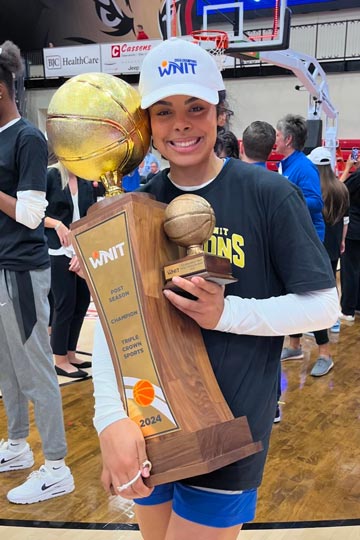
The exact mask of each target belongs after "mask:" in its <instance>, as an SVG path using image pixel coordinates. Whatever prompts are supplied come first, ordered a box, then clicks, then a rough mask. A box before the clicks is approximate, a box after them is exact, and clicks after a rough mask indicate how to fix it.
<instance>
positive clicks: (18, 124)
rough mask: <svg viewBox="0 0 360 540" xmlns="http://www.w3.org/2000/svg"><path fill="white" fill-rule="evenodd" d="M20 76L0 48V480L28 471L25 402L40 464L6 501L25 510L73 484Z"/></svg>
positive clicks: (38, 164) (41, 167)
mask: <svg viewBox="0 0 360 540" xmlns="http://www.w3.org/2000/svg"><path fill="white" fill-rule="evenodd" d="M21 72H22V59H21V56H20V51H19V49H18V47H17V46H16V45H14V43H11V42H10V41H6V42H5V43H3V44H1V45H0V230H1V235H0V253H1V255H0V343H1V348H0V388H1V391H2V396H3V400H4V404H5V408H6V412H7V417H8V440H7V441H1V443H0V473H2V472H6V471H13V470H17V469H28V468H30V467H32V466H33V464H34V456H33V452H32V450H31V448H30V446H29V443H28V442H27V441H26V439H27V437H28V435H29V401H31V402H32V403H33V404H34V410H35V421H36V426H37V428H38V430H39V434H40V437H41V442H42V449H43V452H44V455H45V464H44V465H43V466H41V467H40V469H39V471H36V472H34V473H32V474H30V476H29V477H28V479H27V480H26V481H25V482H24V483H22V484H21V485H20V486H18V487H16V488H14V489H12V490H10V491H9V493H8V495H7V497H8V499H9V501H11V502H12V503H18V504H28V503H34V502H38V501H43V500H45V499H50V498H52V497H58V496H60V495H65V494H66V493H70V492H71V491H73V489H74V479H73V477H72V474H71V472H70V469H69V467H67V466H66V465H65V461H64V457H65V455H66V451H67V447H66V440H65V431H64V422H63V417H62V404H61V396H60V391H59V385H58V381H57V377H56V374H55V370H54V364H53V357H52V352H51V347H50V343H49V336H48V331H47V327H48V321H49V303H48V293H49V288H50V261H49V255H48V253H47V245H46V241H45V235H44V224H43V217H44V213H45V208H46V206H47V202H46V199H45V192H46V167H47V159H48V158H47V145H46V141H45V138H44V136H43V134H42V133H41V132H40V131H39V130H38V129H37V128H35V126H33V125H32V124H30V122H28V121H27V120H25V119H23V118H21V117H20V114H19V111H18V110H17V107H16V103H15V88H14V75H17V74H20V73H21ZM44 486H45V487H44Z"/></svg>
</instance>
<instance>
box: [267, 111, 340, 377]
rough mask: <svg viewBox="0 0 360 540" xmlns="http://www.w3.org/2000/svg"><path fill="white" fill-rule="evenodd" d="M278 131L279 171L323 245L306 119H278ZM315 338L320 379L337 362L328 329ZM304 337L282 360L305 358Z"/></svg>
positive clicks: (320, 205) (318, 187)
mask: <svg viewBox="0 0 360 540" xmlns="http://www.w3.org/2000/svg"><path fill="white" fill-rule="evenodd" d="M276 128H277V129H276V150H277V152H278V153H279V154H282V155H283V156H284V158H283V159H282V160H281V162H280V165H279V172H280V173H281V174H283V175H284V176H286V177H287V178H288V180H289V181H290V182H292V183H293V184H295V185H296V186H298V187H299V188H300V189H301V191H302V194H303V196H304V198H305V201H306V205H307V207H308V210H309V212H310V216H311V219H312V222H313V224H314V227H315V229H316V232H317V234H318V236H319V238H320V240H321V241H322V242H323V241H324V239H325V221H324V218H323V214H322V210H323V206H324V204H323V199H322V195H321V185H320V175H319V171H318V169H317V167H316V166H315V165H314V164H313V163H312V162H311V160H310V159H308V158H307V156H306V155H305V154H304V153H303V149H304V146H305V141H306V137H307V126H306V120H305V118H303V117H302V116H298V115H293V114H288V115H286V116H285V117H284V118H282V119H281V120H279V122H278V123H277V126H276ZM309 330H311V329H309ZM314 336H315V340H316V344H317V345H318V348H319V358H318V359H317V360H316V362H315V365H314V367H313V369H312V370H311V375H312V376H314V377H321V376H322V375H326V374H327V373H328V372H329V371H330V370H331V369H332V368H333V366H334V363H333V361H332V359H331V357H330V355H329V336H328V331H327V329H324V330H318V331H316V332H314ZM301 337H302V334H294V335H291V336H290V344H289V347H284V349H283V351H282V353H281V360H298V359H301V358H303V357H304V353H303V350H302V347H301V343H300V338H301Z"/></svg>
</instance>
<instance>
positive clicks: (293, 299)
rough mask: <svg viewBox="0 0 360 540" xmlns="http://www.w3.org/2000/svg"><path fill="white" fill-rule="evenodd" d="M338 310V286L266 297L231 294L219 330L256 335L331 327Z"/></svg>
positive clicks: (286, 333) (287, 333) (274, 334)
mask: <svg viewBox="0 0 360 540" xmlns="http://www.w3.org/2000/svg"><path fill="white" fill-rule="evenodd" d="M338 314H339V300H338V295H337V290H336V287H334V288H332V289H324V290H320V291H314V292H308V293H303V294H286V295H284V296H276V297H272V298H265V299H264V300H257V299H254V298H249V299H247V298H240V297H238V296H227V297H226V298H225V304H224V311H223V313H222V315H221V317H220V320H219V322H218V324H217V326H216V328H215V330H219V331H220V332H231V333H233V334H247V335H252V336H286V335H290V334H299V333H302V332H308V331H313V330H323V329H325V328H330V327H331V326H332V325H333V324H334V323H335V322H336V320H337V317H338Z"/></svg>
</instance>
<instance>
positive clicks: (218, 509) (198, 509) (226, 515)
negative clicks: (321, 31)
mask: <svg viewBox="0 0 360 540" xmlns="http://www.w3.org/2000/svg"><path fill="white" fill-rule="evenodd" d="M256 498H257V489H249V490H246V491H242V492H235V493H234V492H232V491H229V493H225V492H223V491H221V492H218V491H216V490H212V491H211V490H210V491H208V490H207V489H206V488H195V487H191V486H187V485H185V484H181V483H180V482H173V483H170V484H163V485H161V486H156V487H155V488H154V491H153V492H152V494H151V495H150V496H149V497H145V498H143V499H134V502H135V503H136V504H138V505H140V506H152V505H156V504H162V503H165V502H169V501H172V508H173V511H174V512H175V513H176V514H178V515H179V516H180V517H182V518H183V519H187V520H188V521H193V522H195V523H198V524H200V525H206V526H208V527H219V528H226V527H234V526H235V525H241V524H242V523H246V522H247V521H252V520H253V519H254V517H255V509H256Z"/></svg>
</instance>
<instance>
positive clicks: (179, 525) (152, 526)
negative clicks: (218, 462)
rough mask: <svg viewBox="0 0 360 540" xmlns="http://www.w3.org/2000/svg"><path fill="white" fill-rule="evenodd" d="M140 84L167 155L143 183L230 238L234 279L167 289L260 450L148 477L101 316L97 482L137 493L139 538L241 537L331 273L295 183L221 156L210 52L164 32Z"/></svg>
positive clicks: (324, 314)
mask: <svg viewBox="0 0 360 540" xmlns="http://www.w3.org/2000/svg"><path fill="white" fill-rule="evenodd" d="M180 64H181V66H182V69H177V68H176V66H179V65H180ZM166 65H167V66H170V68H169V69H167V70H166V73H164V69H163V68H164V66H166ZM171 66H173V67H171ZM139 90H140V94H141V106H142V108H144V109H147V110H148V111H149V115H150V120H151V129H152V136H153V140H154V145H155V146H156V148H157V149H158V151H159V152H160V153H161V155H163V156H164V157H165V158H166V159H167V160H168V161H169V164H170V168H168V169H165V170H163V171H161V172H160V173H158V174H157V175H156V176H155V177H154V178H152V179H151V180H150V182H149V183H148V184H146V186H144V188H142V189H143V191H146V192H148V193H152V194H154V195H155V197H156V198H157V199H158V200H160V201H162V202H165V203H169V202H170V201H171V200H172V199H174V198H175V197H177V196H178V195H181V194H183V193H187V192H189V191H191V192H192V193H195V194H198V195H200V196H202V197H204V198H205V199H207V200H208V201H209V203H210V204H211V205H212V207H213V208H214V211H215V215H216V226H217V228H216V230H215V232H214V234H213V236H212V238H211V239H210V241H209V244H210V243H211V246H213V247H214V246H216V254H220V253H221V246H223V245H224V243H225V244H226V245H227V246H229V247H230V250H231V259H232V270H233V274H234V275H235V276H236V277H237V278H238V282H237V283H235V284H232V285H230V286H227V287H226V288H225V290H224V288H223V287H221V286H219V285H217V284H215V283H211V282H207V281H205V280H204V279H202V278H200V277H193V278H192V279H191V280H190V281H188V280H186V279H182V278H174V282H176V285H177V286H178V287H180V288H182V289H184V291H186V292H188V293H190V294H192V295H193V296H195V297H196V298H197V300H196V301H194V300H189V299H187V298H184V297H182V296H179V295H177V294H176V293H174V292H170V291H166V292H164V294H165V295H166V297H167V299H168V301H169V302H171V303H172V304H173V306H175V308H176V309H179V310H180V311H182V312H183V313H185V314H186V315H187V316H189V317H191V318H192V319H194V320H195V321H196V322H197V323H198V324H199V326H200V327H201V328H202V332H203V337H204V342H205V346H206V348H207V352H208V355H209V358H210V361H211V363H212V366H213V369H214V372H215V374H216V378H217V380H218V382H219V385H220V388H221V390H222V392H223V394H224V397H225V399H226V400H227V402H228V404H229V406H230V407H231V410H232V412H233V414H234V415H235V416H240V415H242V414H245V415H246V416H247V418H248V420H249V424H250V428H251V431H252V434H253V437H254V439H255V440H262V442H263V445H264V450H263V451H262V452H260V453H258V454H255V455H253V456H250V457H248V458H246V459H244V460H242V461H239V462H237V463H234V464H232V465H230V466H228V467H224V468H222V469H219V470H217V471H215V472H212V473H210V474H205V475H202V476H198V477H193V478H188V479H185V480H183V481H180V482H174V483H171V484H165V485H161V486H157V487H156V488H154V489H153V490H151V489H149V488H148V487H146V485H145V484H144V483H143V481H142V476H143V477H146V476H149V474H151V473H150V472H149V468H148V466H147V465H148V464H147V463H146V459H147V456H146V447H145V442H144V439H143V436H142V433H141V431H140V428H139V427H138V425H137V424H136V423H135V422H133V421H132V420H130V419H129V418H127V417H126V415H125V413H124V411H123V410H122V411H121V410H120V409H121V402H120V398H119V394H118V391H117V388H116V382H115V376H114V370H113V367H112V363H111V360H110V357H109V354H108V352H107V351H106V347H105V344H104V336H103V334H102V333H101V329H100V327H98V328H97V332H96V343H95V350H94V358H93V370H94V371H93V372H94V379H95V380H94V384H95V400H96V413H95V420H94V421H95V426H96V428H97V430H98V432H99V437H100V445H101V451H102V457H103V473H102V481H103V484H104V486H105V488H106V489H107V490H108V491H110V490H111V489H113V490H114V492H115V493H119V494H120V493H121V496H123V497H125V498H129V499H135V502H136V512H137V517H138V521H139V524H140V529H141V532H142V536H143V538H144V540H170V539H171V540H188V539H189V538H196V539H197V540H215V539H216V540H235V539H236V538H237V535H238V533H239V531H240V529H241V525H242V523H244V522H245V521H251V520H252V519H253V517H254V514H255V506H256V492H257V488H258V486H259V485H260V483H261V478H262V474H263V468H264V463H265V458H266V454H267V449H268V444H269V437H270V433H271V428H272V424H273V420H274V412H275V408H276V386H277V374H278V365H279V358H280V353H281V347H282V342H283V338H282V336H283V335H285V334H286V333H289V332H294V331H301V330H304V329H305V328H308V327H309V325H310V321H309V316H308V313H311V325H313V324H314V321H316V322H315V326H316V327H317V328H323V327H324V326H326V325H331V324H332V323H333V322H334V321H335V320H336V317H337V311H338V300H337V294H336V289H335V286H334V278H333V275H332V272H331V268H330V264H329V260H328V257H327V255H326V252H325V251H324V248H323V246H322V245H321V243H320V242H319V240H318V238H317V236H316V233H315V231H314V228H313V226H312V223H311V220H310V216H309V213H308V211H307V208H306V206H305V205H304V203H303V200H302V199H301V198H300V197H299V195H298V192H297V190H295V189H294V187H293V186H292V185H291V184H290V182H287V181H286V180H283V179H282V178H280V177H279V175H277V174H275V173H271V172H269V171H266V170H265V169H264V168H263V167H254V166H251V165H249V164H246V163H242V162H241V161H240V160H236V159H232V158H225V159H221V158H219V157H218V156H216V154H215V152H214V144H215V139H216V134H217V107H216V106H217V104H218V103H219V92H223V91H224V84H223V81H222V78H221V75H220V73H219V72H218V70H217V67H216V64H215V62H214V60H213V59H212V58H211V56H210V55H208V53H207V52H206V51H204V50H203V49H201V48H200V47H199V46H197V45H194V44H192V43H189V42H186V41H183V40H179V39H170V40H168V41H165V42H163V43H162V44H161V45H159V46H158V47H156V48H154V49H153V50H152V51H151V52H150V53H149V54H148V55H147V56H146V57H145V59H144V63H143V65H142V71H141V76H140V84H139ZM222 95H223V94H222ZM174 361H176V359H174ZM139 471H140V473H141V474H140V475H139Z"/></svg>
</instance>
